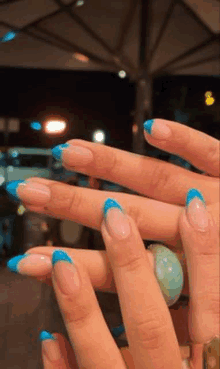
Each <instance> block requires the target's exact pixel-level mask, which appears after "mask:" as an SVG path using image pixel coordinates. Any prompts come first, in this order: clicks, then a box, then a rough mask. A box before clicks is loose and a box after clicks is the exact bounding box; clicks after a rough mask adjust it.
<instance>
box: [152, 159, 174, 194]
mask: <svg viewBox="0 0 220 369" xmlns="http://www.w3.org/2000/svg"><path fill="white" fill-rule="evenodd" d="M169 184H170V173H169V170H168V168H167V165H166V164H165V163H157V164H156V165H155V167H154V171H153V173H152V176H151V181H150V184H149V193H152V194H154V193H164V192H165V191H166V190H167V188H168V187H169Z"/></svg>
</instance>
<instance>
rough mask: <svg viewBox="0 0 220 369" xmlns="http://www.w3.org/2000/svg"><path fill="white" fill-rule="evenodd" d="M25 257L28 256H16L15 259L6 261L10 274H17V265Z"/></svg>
mask: <svg viewBox="0 0 220 369" xmlns="http://www.w3.org/2000/svg"><path fill="white" fill-rule="evenodd" d="M27 256H28V254H24V255H17V256H15V257H13V258H11V259H10V260H8V262H7V268H8V269H9V270H10V272H13V273H19V271H18V264H19V262H20V261H21V260H22V259H24V258H26V257H27Z"/></svg>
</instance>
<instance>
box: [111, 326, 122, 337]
mask: <svg viewBox="0 0 220 369" xmlns="http://www.w3.org/2000/svg"><path fill="white" fill-rule="evenodd" d="M124 332H125V327H124V325H123V324H121V325H119V327H114V328H112V329H111V333H112V335H113V337H119V336H120V335H121V334H122V333H124Z"/></svg>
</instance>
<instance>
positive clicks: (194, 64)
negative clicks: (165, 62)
mask: <svg viewBox="0 0 220 369" xmlns="http://www.w3.org/2000/svg"><path fill="white" fill-rule="evenodd" d="M214 60H219V55H216V56H211V57H209V58H206V59H202V60H198V61H195V62H192V63H188V64H185V65H181V66H178V67H176V68H174V69H173V70H172V72H175V71H177V70H182V69H185V68H190V67H194V66H197V65H199V64H203V63H207V62H210V61H214Z"/></svg>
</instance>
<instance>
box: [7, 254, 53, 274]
mask: <svg viewBox="0 0 220 369" xmlns="http://www.w3.org/2000/svg"><path fill="white" fill-rule="evenodd" d="M7 268H8V269H9V270H10V271H11V272H13V273H20V274H24V275H30V276H38V275H46V274H48V273H49V272H50V271H51V269H52V265H51V260H50V258H49V257H48V256H45V255H39V254H28V253H26V254H23V255H17V256H15V257H13V258H11V259H10V260H9V261H8V262H7Z"/></svg>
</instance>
